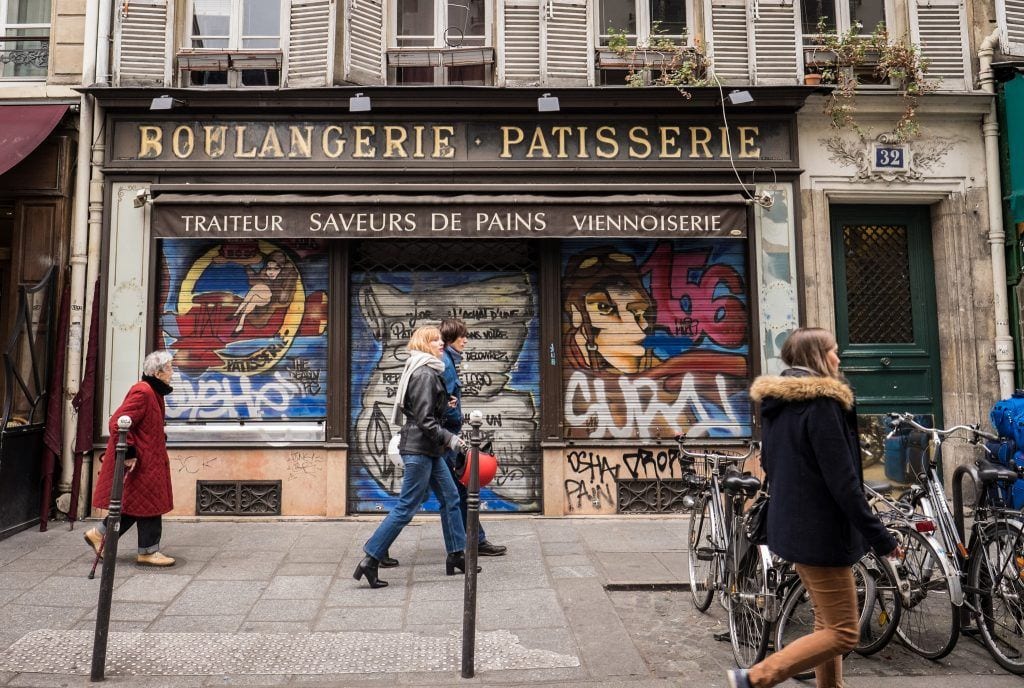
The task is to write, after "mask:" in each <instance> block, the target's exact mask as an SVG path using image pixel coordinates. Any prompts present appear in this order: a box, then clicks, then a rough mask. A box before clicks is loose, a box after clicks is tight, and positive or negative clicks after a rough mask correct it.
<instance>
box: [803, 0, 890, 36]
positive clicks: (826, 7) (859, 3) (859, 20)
mask: <svg viewBox="0 0 1024 688" xmlns="http://www.w3.org/2000/svg"><path fill="white" fill-rule="evenodd" d="M885 4H886V0H802V2H801V4H800V20H801V23H802V24H803V32H804V36H805V37H806V36H816V35H818V34H819V33H820V32H821V28H824V30H825V31H826V32H828V33H835V32H837V31H838V32H845V31H848V30H850V29H851V28H853V27H855V26H857V25H858V24H860V26H861V27H862V28H861V30H860V33H861V34H862V35H865V36H870V35H871V34H872V33H874V31H875V29H876V28H878V25H879V24H884V23H885Z"/></svg>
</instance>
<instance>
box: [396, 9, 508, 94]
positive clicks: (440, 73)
mask: <svg viewBox="0 0 1024 688" xmlns="http://www.w3.org/2000/svg"><path fill="white" fill-rule="evenodd" d="M421 1H423V0H421ZM470 1H472V0H464V2H470ZM479 1H480V3H481V4H482V5H483V8H484V21H483V28H484V32H483V35H481V36H476V35H472V36H466V35H465V33H464V32H463V31H462V30H461V29H459V28H458V27H451V26H448V10H449V7H450V6H451V5H453V4H458V5H461V4H462V3H460V2H456V1H455V0H431V2H432V3H433V8H434V11H433V33H432V34H431V35H428V34H420V35H416V34H407V35H405V36H400V35H399V33H398V15H399V12H400V8H399V6H398V3H399V0H388V2H390V3H391V9H392V12H390V17H389V19H388V27H387V35H388V40H387V50H386V53H385V56H384V57H385V62H386V67H387V82H388V84H392V85H433V86H447V85H455V84H461V85H472V86H492V85H494V64H495V51H494V36H493V30H492V26H491V25H492V24H493V22H494V3H493V2H490V1H489V0H479ZM405 41H408V42H409V43H412V42H416V41H420V42H428V41H429V42H430V44H429V45H410V44H407V45H403V42H405ZM471 67H480V68H482V79H480V80H473V81H464V80H459V79H456V78H453V76H454V74H455V73H456V72H455V70H458V69H460V68H471ZM412 69H417V70H421V71H420V72H419V73H420V74H431V76H430V78H429V79H427V78H423V79H418V80H414V79H411V78H410V79H409V80H406V78H404V73H405V70H412Z"/></svg>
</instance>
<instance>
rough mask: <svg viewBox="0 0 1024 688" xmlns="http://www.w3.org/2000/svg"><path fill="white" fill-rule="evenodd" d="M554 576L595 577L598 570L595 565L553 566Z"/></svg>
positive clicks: (552, 572) (552, 573) (552, 575)
mask: <svg viewBox="0 0 1024 688" xmlns="http://www.w3.org/2000/svg"><path fill="white" fill-rule="evenodd" d="M550 573H551V577H552V578H593V577H595V576H597V570H596V569H595V568H594V567H593V566H552V567H551V569H550Z"/></svg>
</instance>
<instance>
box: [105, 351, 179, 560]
mask: <svg viewBox="0 0 1024 688" xmlns="http://www.w3.org/2000/svg"><path fill="white" fill-rule="evenodd" d="M171 358H172V356H171V354H170V353H168V352H167V351H154V352H153V353H151V354H149V355H148V356H146V360H145V361H144V362H143V364H142V380H141V381H140V382H136V383H135V384H134V385H132V388H131V389H130V390H128V395H127V396H126V397H125V398H124V401H123V402H121V406H119V407H118V409H117V410H116V411H114V415H113V416H111V418H110V424H109V426H108V427H109V429H110V440H109V441H108V442H107V450H106V452H105V453H104V457H105V458H107V459H109V461H104V462H103V466H102V468H100V475H99V479H98V480H97V482H96V489H95V491H94V492H93V497H92V505H93V506H94V507H96V508H97V509H107V508H109V505H110V487H111V484H112V483H113V480H114V451H115V447H116V445H117V419H118V418H120V417H121V416H128V417H129V418H131V419H132V427H131V430H129V431H128V449H127V451H126V452H125V462H124V468H125V478H124V496H123V497H122V504H123V508H122V515H121V529H120V530H121V534H122V535H123V534H124V533H125V531H127V530H128V529H129V528H131V527H132V525H134V524H138V526H139V553H138V557H136V560H135V561H136V563H138V564H140V565H143V566H173V565H174V559H173V558H172V557H168V556H166V555H164V554H162V553H161V552H160V535H161V532H162V528H163V521H162V519H161V516H162V515H163V514H166V513H167V512H168V511H170V510H171V509H173V508H174V499H173V496H172V494H171V467H170V460H169V459H168V457H167V435H166V434H165V433H164V397H165V396H167V395H168V394H170V393H171V386H170V384H169V383H170V381H171V376H172V375H173V374H174V366H173V365H172V364H171ZM105 532H106V522H104V523H103V524H102V525H100V526H99V527H98V528H90V529H89V530H87V531H85V541H86V542H87V543H89V545H90V546H91V547H92V548H93V549H94V550H95V551H96V553H97V554H100V548H101V545H102V542H103V535H104V533H105Z"/></svg>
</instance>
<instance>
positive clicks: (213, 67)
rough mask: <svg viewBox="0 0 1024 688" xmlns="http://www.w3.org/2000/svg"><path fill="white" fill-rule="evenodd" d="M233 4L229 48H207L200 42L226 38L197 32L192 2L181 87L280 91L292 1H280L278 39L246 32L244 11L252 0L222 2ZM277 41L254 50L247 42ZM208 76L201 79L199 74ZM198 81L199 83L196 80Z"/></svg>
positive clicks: (179, 59) (180, 65)
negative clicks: (247, 3) (289, 7)
mask: <svg viewBox="0 0 1024 688" xmlns="http://www.w3.org/2000/svg"><path fill="white" fill-rule="evenodd" d="M222 1H223V2H225V3H228V4H229V5H230V10H229V12H230V14H229V27H228V34H227V36H226V38H227V42H228V44H227V46H226V47H222V46H218V47H215V48H213V47H206V46H202V45H199V46H197V45H196V43H197V42H202V41H222V40H224V38H225V37H224V36H219V35H218V36H214V35H202V34H200V35H197V34H196V33H194V30H195V28H196V24H195V0H188V6H187V12H186V37H185V45H184V46H183V47H181V48H179V50H178V52H177V55H176V57H177V63H178V84H179V85H180V86H182V87H187V88H224V87H227V88H245V89H250V88H280V87H281V86H282V80H283V78H284V71H283V63H284V50H283V48H282V47H281V46H282V41H283V40H284V39H285V38H286V33H287V27H288V22H289V16H288V2H286V1H284V0H278V32H277V35H276V36H271V35H269V34H268V35H252V36H246V35H244V34H243V33H242V32H243V25H242V16H243V8H244V6H245V3H246V2H247V1H248V0H222ZM249 40H254V41H267V40H276V41H277V47H274V48H265V47H261V48H253V47H247V46H246V45H245V43H246V41H249ZM261 73H262V78H261V77H260V75H261ZM204 74H205V75H207V76H197V75H204ZM194 79H195V80H196V81H198V82H199V83H195V82H194V81H193V80H194Z"/></svg>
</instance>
